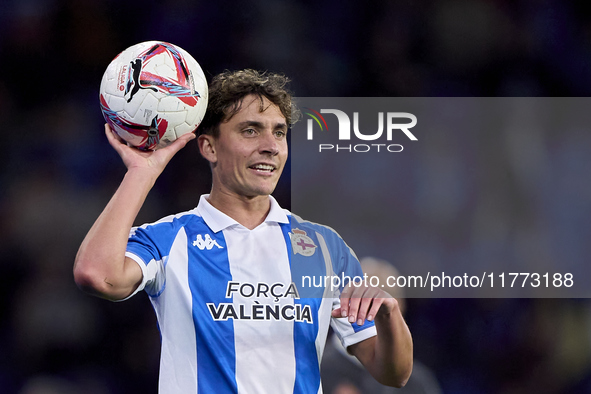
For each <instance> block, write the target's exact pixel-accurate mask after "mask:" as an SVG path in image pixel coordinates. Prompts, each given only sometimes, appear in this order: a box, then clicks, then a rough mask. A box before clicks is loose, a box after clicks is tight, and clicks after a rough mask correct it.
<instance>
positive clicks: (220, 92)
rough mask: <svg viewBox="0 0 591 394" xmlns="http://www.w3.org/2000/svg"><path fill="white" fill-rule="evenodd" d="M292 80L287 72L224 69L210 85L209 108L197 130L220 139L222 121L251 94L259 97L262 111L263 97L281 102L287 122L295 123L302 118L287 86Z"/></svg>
mask: <svg viewBox="0 0 591 394" xmlns="http://www.w3.org/2000/svg"><path fill="white" fill-rule="evenodd" d="M288 83H289V79H288V78H287V77H286V76H285V75H282V74H274V73H267V72H266V71H263V72H259V71H256V70H251V69H246V70H239V71H224V72H223V73H221V74H218V75H216V76H215V77H214V78H213V79H212V81H211V83H210V84H209V101H208V104H207V111H206V112H205V116H204V117H203V121H202V122H201V124H200V125H199V129H198V130H197V132H198V133H199V134H210V135H213V136H214V137H216V138H217V136H218V134H219V125H220V123H221V122H225V121H228V120H230V119H231V118H232V116H234V115H235V114H236V113H238V111H240V108H241V107H242V99H244V97H246V96H248V95H249V94H253V95H255V96H258V98H259V99H260V101H261V107H260V110H261V111H263V110H264V107H263V97H265V98H267V99H268V100H269V101H270V102H272V103H273V104H275V105H277V106H278V107H279V110H280V111H281V114H282V115H283V116H285V120H286V122H287V124H288V125H292V124H293V123H295V122H296V121H297V120H298V119H299V117H300V111H299V110H298V108H297V107H296V105H295V103H294V100H293V97H292V93H291V91H289V90H288V89H287V88H286V85H287V84H288Z"/></svg>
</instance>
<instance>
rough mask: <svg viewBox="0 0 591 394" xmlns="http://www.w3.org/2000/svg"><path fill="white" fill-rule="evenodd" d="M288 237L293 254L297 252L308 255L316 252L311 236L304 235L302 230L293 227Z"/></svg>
mask: <svg viewBox="0 0 591 394" xmlns="http://www.w3.org/2000/svg"><path fill="white" fill-rule="evenodd" d="M290 238H291V247H292V249H293V254H298V253H299V254H301V255H302V256H306V257H310V256H312V255H313V254H314V253H315V252H316V244H314V241H313V240H312V238H310V237H308V236H307V235H306V232H305V231H304V230H300V229H297V228H295V229H293V231H292V232H291V234H290Z"/></svg>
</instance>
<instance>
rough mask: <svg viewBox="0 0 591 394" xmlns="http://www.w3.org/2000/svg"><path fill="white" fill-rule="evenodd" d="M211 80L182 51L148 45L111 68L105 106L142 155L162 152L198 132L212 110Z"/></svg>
mask: <svg viewBox="0 0 591 394" xmlns="http://www.w3.org/2000/svg"><path fill="white" fill-rule="evenodd" d="M207 99H208V91H207V80H206V79H205V75H204V74H203V70H202V69H201V66H199V63H197V61H196V60H195V59H193V57H192V56H191V55H190V54H189V53H188V52H187V51H185V50H183V49H182V48H180V47H178V46H176V45H173V44H170V43H167V42H162V41H147V42H142V43H139V44H136V45H133V46H131V47H129V48H127V49H126V50H124V51H123V52H121V53H120V54H119V55H118V56H117V57H115V59H113V61H112V62H111V63H110V64H109V66H108V67H107V70H106V71H105V73H104V75H103V79H102V81H101V86H100V106H101V110H102V112H103V116H104V118H105V120H106V121H107V123H109V125H110V126H111V128H112V129H113V130H114V131H115V132H116V133H117V135H119V136H120V137H121V138H122V139H124V140H125V141H126V142H127V143H129V144H130V145H132V146H135V147H137V148H139V149H141V150H154V149H157V148H162V147H164V146H166V145H168V144H170V143H171V142H172V141H174V140H176V139H177V138H178V137H180V136H181V135H183V134H186V133H191V132H194V131H195V129H196V128H197V126H199V124H200V123H201V120H202V119H203V116H204V115H205V110H206V109H207Z"/></svg>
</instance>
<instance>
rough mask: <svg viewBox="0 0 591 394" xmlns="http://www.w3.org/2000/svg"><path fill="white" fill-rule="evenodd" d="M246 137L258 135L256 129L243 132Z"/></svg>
mask: <svg viewBox="0 0 591 394" xmlns="http://www.w3.org/2000/svg"><path fill="white" fill-rule="evenodd" d="M242 132H243V133H244V134H245V135H254V134H255V133H256V130H255V129H246V130H243V131H242Z"/></svg>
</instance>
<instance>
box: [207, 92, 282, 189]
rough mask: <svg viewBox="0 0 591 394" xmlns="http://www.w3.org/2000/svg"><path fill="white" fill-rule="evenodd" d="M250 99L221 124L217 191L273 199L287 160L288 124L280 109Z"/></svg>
mask: <svg viewBox="0 0 591 394" xmlns="http://www.w3.org/2000/svg"><path fill="white" fill-rule="evenodd" d="M262 108H263V111H262V112H261V111H260V109H261V101H260V99H259V98H258V97H257V96H254V95H249V96H246V97H245V98H244V99H243V101H242V107H241V109H240V111H238V112H237V113H236V114H235V115H234V116H233V117H232V118H230V120H228V121H226V122H222V123H220V126H219V129H220V132H219V136H218V138H217V139H215V140H213V144H214V146H213V150H214V155H213V157H214V158H215V161H214V162H213V178H214V187H218V188H220V190H221V191H223V192H229V193H231V194H235V195H238V196H241V197H248V198H252V197H256V196H261V195H269V194H271V193H272V192H273V190H274V189H275V186H276V185H277V182H278V181H279V177H280V176H281V172H282V171H283V167H284V166H285V161H286V160H287V155H288V149H287V139H286V137H287V124H286V121H285V117H284V116H283V115H282V114H281V111H280V110H279V107H277V106H276V105H275V104H273V103H271V102H270V101H269V100H268V99H267V98H263V106H262Z"/></svg>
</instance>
